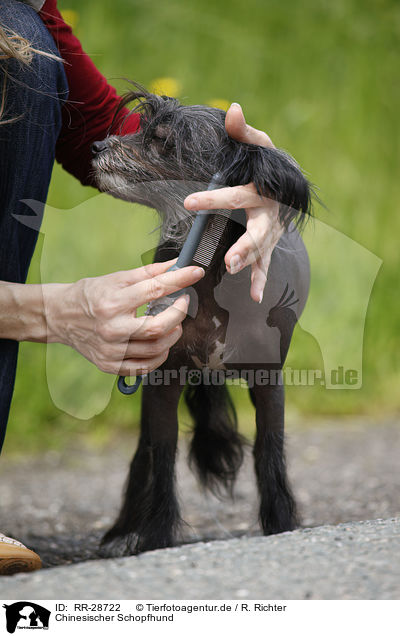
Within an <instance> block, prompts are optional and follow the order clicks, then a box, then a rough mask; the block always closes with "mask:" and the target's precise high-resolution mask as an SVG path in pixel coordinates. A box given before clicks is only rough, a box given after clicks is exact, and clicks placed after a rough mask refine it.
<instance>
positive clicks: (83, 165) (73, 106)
mask: <svg viewBox="0 0 400 636" xmlns="http://www.w3.org/2000/svg"><path fill="white" fill-rule="evenodd" d="M39 15H40V17H41V19H42V21H43V22H44V24H45V26H46V27H47V29H48V31H49V32H50V33H51V35H52V36H53V39H54V41H55V43H56V45H57V48H58V50H59V52H60V55H61V57H62V59H63V60H64V70H65V73H66V76H67V81H68V87H69V96H68V101H67V102H66V103H65V104H64V106H63V109H62V128H61V132H60V135H59V137H58V140H57V145H56V159H57V161H58V162H59V163H61V164H62V166H63V167H64V168H65V170H67V171H68V172H70V173H71V174H73V175H74V176H75V177H77V179H79V180H80V181H81V183H83V184H84V185H95V183H94V181H93V178H92V166H91V159H92V157H91V145H92V143H93V142H94V141H100V140H102V139H104V138H105V137H106V136H107V135H108V134H125V135H126V134H129V133H134V132H136V131H137V130H138V128H139V123H140V117H139V115H138V114H137V113H130V111H129V110H128V109H127V108H122V109H121V110H120V111H119V112H118V113H117V114H116V111H117V108H118V106H119V103H120V101H121V97H119V96H118V95H117V93H116V90H115V88H114V87H113V86H111V85H110V84H109V83H108V82H107V80H106V78H105V77H104V76H103V75H102V74H101V73H100V71H99V70H98V69H97V68H96V66H95V64H94V63H93V61H92V60H91V59H90V57H89V56H88V55H87V54H86V53H85V52H84V51H83V49H82V46H81V43H80V42H79V40H78V38H77V37H75V35H74V34H73V33H72V29H71V27H70V26H69V25H68V24H66V22H65V21H64V19H63V18H62V15H61V13H60V12H59V10H58V9H57V0H46V2H45V3H44V5H43V7H42V8H41V10H40V11H39Z"/></svg>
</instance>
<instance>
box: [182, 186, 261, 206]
mask: <svg viewBox="0 0 400 636" xmlns="http://www.w3.org/2000/svg"><path fill="white" fill-rule="evenodd" d="M269 201H270V199H267V198H266V197H262V196H260V195H259V194H258V192H257V190H256V188H255V185H254V184H253V183H248V184H246V185H239V186H233V187H226V188H219V189H218V190H204V191H202V192H194V193H193V194H190V195H189V196H188V197H186V199H185V200H184V202H183V204H184V206H185V208H186V209H187V210H218V209H224V210H238V209H240V208H254V207H260V206H261V205H263V204H266V203H268V202H269ZM271 201H272V199H271Z"/></svg>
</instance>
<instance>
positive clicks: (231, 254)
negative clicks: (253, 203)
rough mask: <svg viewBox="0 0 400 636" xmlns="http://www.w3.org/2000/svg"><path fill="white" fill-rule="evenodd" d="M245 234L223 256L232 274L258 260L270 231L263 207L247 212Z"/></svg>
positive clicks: (269, 224)
mask: <svg viewBox="0 0 400 636" xmlns="http://www.w3.org/2000/svg"><path fill="white" fill-rule="evenodd" d="M247 216H248V220H247V228H246V232H245V233H244V234H242V236H241V237H240V238H239V239H238V240H237V241H236V243H234V245H232V246H231V247H230V248H229V250H228V251H227V253H226V254H225V264H226V267H227V269H228V271H229V272H230V273H232V274H235V273H237V272H239V271H240V270H241V269H243V267H246V266H247V265H250V264H251V263H254V261H256V260H257V259H258V258H260V256H261V253H262V251H263V249H264V247H265V244H266V241H267V236H268V233H269V231H270V229H271V219H270V217H269V215H268V213H267V212H266V210H265V207H261V208H252V209H251V210H247Z"/></svg>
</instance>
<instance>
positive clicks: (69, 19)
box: [61, 9, 79, 29]
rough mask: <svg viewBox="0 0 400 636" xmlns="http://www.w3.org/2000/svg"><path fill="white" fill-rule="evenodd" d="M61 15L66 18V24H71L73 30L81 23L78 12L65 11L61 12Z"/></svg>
mask: <svg viewBox="0 0 400 636" xmlns="http://www.w3.org/2000/svg"><path fill="white" fill-rule="evenodd" d="M61 15H62V17H63V18H64V20H65V22H66V23H67V24H69V26H70V27H71V29H75V28H76V25H77V24H78V22H79V15H78V13H77V11H74V10H73V9H63V10H62V11H61Z"/></svg>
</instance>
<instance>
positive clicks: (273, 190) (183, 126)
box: [93, 89, 311, 225]
mask: <svg viewBox="0 0 400 636" xmlns="http://www.w3.org/2000/svg"><path fill="white" fill-rule="evenodd" d="M134 100H135V101H137V102H138V104H137V106H136V107H135V108H134V111H135V112H140V114H141V127H140V130H139V132H137V133H135V134H129V135H122V136H116V135H113V136H110V137H107V138H106V139H105V140H103V141H101V142H96V143H94V144H93V155H94V158H93V167H94V170H95V178H96V181H97V184H98V186H99V188H100V189H101V190H103V191H106V192H109V193H110V194H112V195H114V196H116V197H118V198H122V199H125V200H128V201H135V202H139V203H144V204H146V205H149V206H151V207H154V208H156V209H157V210H159V211H160V212H161V213H163V214H164V216H165V217H166V218H167V223H168V224H169V225H173V224H179V223H180V222H182V221H183V220H186V222H187V221H188V220H189V221H190V215H189V214H188V212H187V211H186V210H185V209H184V208H183V205H182V202H183V199H184V198H185V196H187V195H188V194H190V192H194V191H196V190H201V189H205V188H206V187H207V185H208V183H209V181H210V179H211V177H212V175H213V174H214V173H216V172H219V173H220V174H221V177H222V179H221V181H222V183H223V184H224V185H227V186H233V185H243V184H246V183H250V182H253V183H254V184H255V186H256V188H257V190H258V192H259V194H260V195H263V196H266V197H269V198H271V199H274V200H276V201H279V203H280V217H281V220H282V222H283V223H284V224H285V225H288V224H289V223H290V221H292V220H295V219H296V220H300V221H301V220H302V219H303V218H304V216H305V215H306V214H308V213H309V211H310V199H311V195H310V187H309V184H308V182H307V180H306V178H305V177H304V175H303V174H302V172H301V170H300V168H299V167H298V165H297V164H296V162H295V161H294V160H293V159H292V158H291V157H290V156H288V155H287V154H286V153H284V152H283V151H281V150H278V149H275V148H264V147H262V146H257V145H252V144H246V143H240V142H238V141H235V140H234V139H232V138H230V137H229V135H228V134H227V132H226V129H225V111H223V110H220V109H218V108H211V107H207V106H185V105H183V104H180V103H179V101H178V100H176V99H173V98H171V97H166V96H158V95H153V94H151V93H147V92H146V91H145V90H143V89H140V90H139V89H138V90H136V91H134V92H131V93H129V94H128V95H127V96H126V97H125V98H124V99H123V100H122V105H126V104H127V103H129V102H131V101H134Z"/></svg>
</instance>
